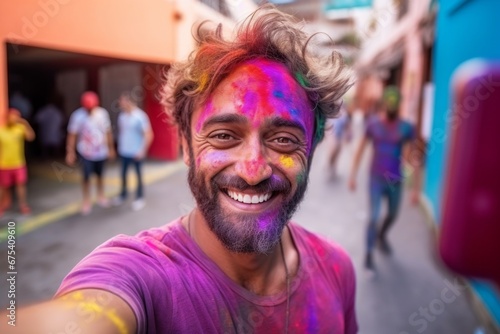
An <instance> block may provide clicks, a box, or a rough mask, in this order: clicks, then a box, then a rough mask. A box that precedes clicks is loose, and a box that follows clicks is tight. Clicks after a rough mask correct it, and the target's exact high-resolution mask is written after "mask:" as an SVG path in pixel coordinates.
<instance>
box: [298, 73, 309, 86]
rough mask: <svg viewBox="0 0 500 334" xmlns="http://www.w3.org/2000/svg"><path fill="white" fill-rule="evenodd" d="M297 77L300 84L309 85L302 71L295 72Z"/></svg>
mask: <svg viewBox="0 0 500 334" xmlns="http://www.w3.org/2000/svg"><path fill="white" fill-rule="evenodd" d="M295 79H297V81H298V82H299V84H300V85H301V86H302V87H307V81H306V78H304V76H303V75H302V73H300V72H295Z"/></svg>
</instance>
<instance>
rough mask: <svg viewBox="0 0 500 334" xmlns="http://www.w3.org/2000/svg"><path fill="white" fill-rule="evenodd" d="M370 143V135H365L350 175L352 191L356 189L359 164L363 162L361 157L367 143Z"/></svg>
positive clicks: (355, 156)
mask: <svg viewBox="0 0 500 334" xmlns="http://www.w3.org/2000/svg"><path fill="white" fill-rule="evenodd" d="M367 144H368V137H367V136H363V138H361V141H360V142H359V145H358V149H357V150H356V154H355V155H354V162H353V164H352V168H351V174H350V177H349V189H351V190H352V191H354V190H356V175H357V174H358V169H359V165H360V164H361V158H362V157H363V152H364V150H365V147H366V145H367Z"/></svg>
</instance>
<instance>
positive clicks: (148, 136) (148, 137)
mask: <svg viewBox="0 0 500 334" xmlns="http://www.w3.org/2000/svg"><path fill="white" fill-rule="evenodd" d="M153 138H154V134H153V130H151V127H149V128H147V129H146V130H145V131H144V147H143V148H142V149H141V151H140V152H139V154H138V155H137V156H136V157H135V158H136V159H138V160H142V159H144V158H145V157H146V155H147V154H148V150H149V146H151V143H152V142H153Z"/></svg>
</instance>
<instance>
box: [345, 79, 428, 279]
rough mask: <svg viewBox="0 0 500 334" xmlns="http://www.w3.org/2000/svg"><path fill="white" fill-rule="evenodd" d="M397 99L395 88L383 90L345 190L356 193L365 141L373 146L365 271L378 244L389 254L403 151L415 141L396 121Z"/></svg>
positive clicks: (415, 195) (409, 127)
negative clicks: (384, 207)
mask: <svg viewBox="0 0 500 334" xmlns="http://www.w3.org/2000/svg"><path fill="white" fill-rule="evenodd" d="M400 100H401V96H400V93H399V90H398V88H397V87H394V86H388V87H386V88H385V90H384V93H383V98H382V101H381V103H379V104H378V108H377V109H378V111H379V114H378V115H376V116H374V117H372V118H370V120H369V122H368V124H367V127H366V131H365V135H364V136H363V138H362V139H361V141H360V143H359V147H358V150H357V152H356V154H355V157H354V163H353V166H352V170H351V175H350V178H349V187H350V189H351V190H353V191H354V190H355V189H356V174H357V171H358V168H359V165H360V163H361V157H362V155H363V151H364V149H365V148H366V146H367V144H368V142H369V141H371V142H372V143H373V150H374V153H373V158H372V163H371V169H370V181H369V183H370V184H369V195H370V216H369V221H368V226H367V232H366V256H365V267H366V268H367V269H368V270H374V269H375V265H374V262H373V250H374V248H375V244H376V243H378V245H379V246H380V249H381V251H382V252H383V253H385V254H390V253H391V251H392V250H391V247H390V245H389V242H388V241H387V232H388V231H389V229H390V227H391V226H392V224H393V223H394V221H395V220H396V217H397V213H398V210H399V206H400V202H401V201H400V199H401V195H402V190H403V189H402V187H403V181H404V175H403V173H402V171H401V159H402V157H403V148H404V147H407V148H409V145H410V144H412V143H413V141H414V139H415V129H414V126H413V125H412V124H410V123H409V122H407V121H404V120H402V119H400V118H399V115H398V113H399V105H400ZM419 177H420V169H419V168H416V169H415V173H414V182H413V185H414V189H413V192H412V196H411V200H412V202H413V203H416V202H417V201H418V184H419V182H418V179H419ZM384 197H385V198H387V202H388V210H387V216H386V217H385V219H384V221H383V223H382V226H381V227H380V229H379V230H378V231H377V221H378V219H379V214H380V209H381V205H382V199H383V198H384Z"/></svg>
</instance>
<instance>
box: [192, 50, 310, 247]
mask: <svg viewBox="0 0 500 334" xmlns="http://www.w3.org/2000/svg"><path fill="white" fill-rule="evenodd" d="M313 130H314V112H313V107H312V105H311V103H310V101H309V100H308V98H307V95H306V93H305V91H304V89H303V88H302V87H301V86H300V85H299V84H298V83H297V81H296V80H295V79H294V78H293V77H292V75H290V73H289V72H288V70H287V68H286V67H285V66H284V65H282V64H280V63H277V62H273V61H270V60H264V59H256V60H252V61H248V62H245V63H243V64H242V65H239V66H238V67H237V68H236V69H235V70H234V71H233V72H232V73H231V74H230V75H229V76H228V77H227V78H225V79H224V80H223V81H222V82H221V83H220V84H219V86H218V87H217V88H216V89H215V91H214V92H213V93H212V94H211V95H210V96H209V98H208V100H207V102H206V103H205V104H203V105H202V106H200V107H199V108H198V109H196V110H195V112H194V113H193V115H192V117H191V134H192V135H191V138H192V139H191V142H190V143H189V147H188V149H189V151H188V152H185V153H186V154H185V157H189V161H188V163H189V166H190V168H189V185H190V187H191V190H192V192H193V194H194V197H195V199H196V201H197V204H198V207H199V209H200V211H201V212H202V214H203V216H204V218H205V220H206V221H207V223H208V226H209V227H210V229H211V230H212V231H213V232H214V233H215V235H216V236H217V237H218V239H219V240H220V241H221V242H222V243H223V244H224V245H225V247H226V248H228V249H229V250H231V251H235V252H257V253H268V252H269V251H271V249H272V248H273V247H274V246H275V245H276V243H277V242H278V241H279V238H280V236H281V233H282V231H283V228H284V226H285V225H286V223H287V221H288V220H289V219H290V217H291V216H292V214H293V213H294V211H295V209H296V208H297V206H298V204H299V202H300V201H301V199H302V197H303V195H304V192H305V190H306V186H307V176H308V171H309V166H308V160H309V156H310V154H311V151H312V147H313V145H312V138H313Z"/></svg>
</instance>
